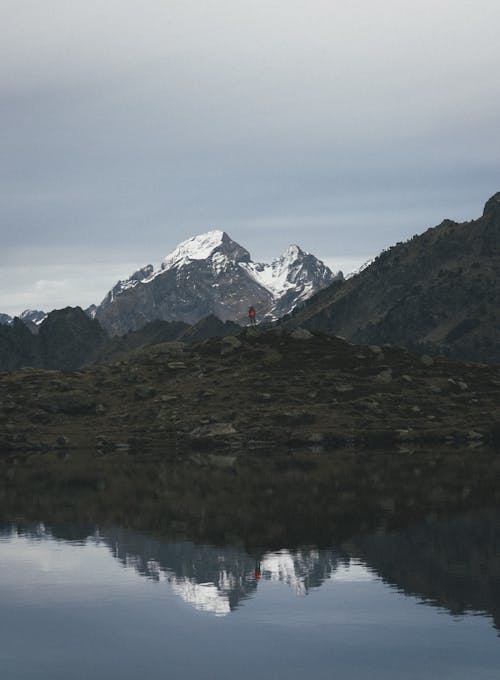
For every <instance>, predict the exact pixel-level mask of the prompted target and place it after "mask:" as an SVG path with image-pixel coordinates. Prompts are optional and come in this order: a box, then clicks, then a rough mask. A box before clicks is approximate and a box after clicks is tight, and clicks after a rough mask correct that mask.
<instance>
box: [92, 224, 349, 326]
mask: <svg viewBox="0 0 500 680" xmlns="http://www.w3.org/2000/svg"><path fill="white" fill-rule="evenodd" d="M340 276H341V274H340V273H339V274H338V275H337V277H340ZM334 279H335V276H334V275H333V273H332V272H331V271H330V269H328V267H326V266H325V265H324V264H323V263H322V262H320V261H319V260H318V259H317V258H315V257H314V256H313V255H310V254H309V253H305V252H304V251H302V250H301V249H300V248H299V247H298V246H290V248H289V249H288V250H287V252H286V253H285V254H284V255H283V256H281V257H280V258H278V259H277V260H275V261H274V262H273V263H272V264H270V265H266V264H260V263H254V262H252V261H251V258H250V253H249V252H248V251H247V250H245V248H243V247H242V246H240V245H239V244H238V243H236V242H235V241H233V240H232V239H231V238H230V237H229V236H228V235H227V234H226V233H225V232H222V231H210V232H208V233H206V234H202V235H200V236H195V237H193V238H191V239H188V240H187V241H184V242H183V243H181V244H180V245H179V246H178V247H177V248H176V249H175V250H174V251H173V252H172V253H170V255H168V256H167V257H166V258H165V259H164V260H163V262H162V264H161V267H160V268H159V269H157V270H155V269H154V268H153V266H152V265H147V266H146V267H143V268H142V269H139V270H137V271H136V272H134V273H133V274H132V276H131V277H130V278H128V279H127V280H125V281H119V282H118V283H117V284H116V286H115V287H114V288H113V289H112V290H111V291H110V292H109V293H108V295H107V296H106V297H105V298H104V300H103V301H102V303H101V304H100V305H99V306H98V308H97V309H96V310H95V318H96V319H98V320H99V321H100V323H101V324H102V326H103V327H104V328H105V329H106V330H107V331H108V332H109V333H110V334H111V335H114V334H123V333H126V332H127V331H130V330H137V329H139V328H141V327H142V326H144V324H145V323H147V322H149V321H153V320H155V319H161V320H164V321H183V322H185V323H189V324H193V323H197V322H198V321H200V320H201V319H203V318H205V317H207V316H209V315H214V316H216V317H218V318H219V319H221V320H222V321H232V322H235V323H241V322H246V321H247V313H248V308H249V306H250V305H253V306H254V307H255V309H256V310H257V315H258V321H261V320H263V319H269V320H270V319H274V318H278V317H280V316H282V315H283V314H285V313H287V312H289V311H291V310H292V309H293V308H294V307H295V306H296V305H297V304H300V303H301V302H303V301H304V300H306V299H307V298H308V297H310V296H311V295H313V294H314V293H315V292H316V291H318V290H320V289H321V288H324V287H325V286H327V285H328V284H329V283H331V282H332V281H333V280H334Z"/></svg>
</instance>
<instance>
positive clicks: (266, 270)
mask: <svg viewBox="0 0 500 680" xmlns="http://www.w3.org/2000/svg"><path fill="white" fill-rule="evenodd" d="M304 255H307V253H304V251H303V250H301V249H300V248H299V246H296V245H291V246H289V247H288V248H287V250H286V251H285V252H284V253H283V255H281V256H280V257H278V258H277V259H276V260H274V261H273V262H271V264H264V263H262V262H240V263H239V265H240V267H241V268H242V269H245V271H247V272H248V274H250V276H251V277H252V278H253V279H254V281H256V282H257V283H258V284H259V285H261V286H262V287H263V288H265V289H266V290H268V291H269V292H270V293H271V295H272V296H273V297H274V298H280V297H282V296H283V295H284V294H285V293H286V292H287V290H289V289H290V288H294V281H293V280H291V279H292V276H291V274H292V272H293V267H294V265H297V263H298V262H299V261H300V259H301V258H302V257H303V256H304Z"/></svg>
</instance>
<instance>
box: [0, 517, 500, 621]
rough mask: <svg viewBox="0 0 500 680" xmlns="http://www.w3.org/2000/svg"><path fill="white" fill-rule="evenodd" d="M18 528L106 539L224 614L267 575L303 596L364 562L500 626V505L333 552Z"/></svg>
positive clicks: (121, 532) (189, 598) (387, 577)
mask: <svg viewBox="0 0 500 680" xmlns="http://www.w3.org/2000/svg"><path fill="white" fill-rule="evenodd" d="M17 531H19V533H21V534H23V535H26V536H28V537H29V538H33V539H37V540H41V539H43V538H47V537H49V538H54V539H56V540H64V541H77V542H80V543H81V542H85V541H86V540H89V539H90V540H96V541H98V542H99V543H101V544H104V545H106V546H107V547H108V548H109V550H110V552H111V554H112V555H113V556H114V557H115V558H116V559H117V560H119V561H120V563H121V564H123V565H124V566H126V567H128V568H132V569H135V570H136V571H137V573H139V574H141V575H142V576H144V577H146V578H150V579H152V580H155V581H164V582H166V583H168V584H170V586H171V588H172V589H173V591H174V592H175V593H176V594H177V595H178V596H179V597H181V598H182V599H183V600H184V601H185V602H186V603H188V604H189V605H191V606H193V607H194V608H196V609H198V610H201V611H207V612H211V613H213V614H216V615H219V616H220V615H225V614H229V613H230V612H231V611H233V610H234V609H236V608H238V607H239V606H241V604H242V602H243V601H244V600H246V599H248V598H251V597H253V596H254V595H255V594H256V591H257V589H258V587H259V580H260V579H262V580H270V581H277V582H281V583H285V584H287V585H288V586H289V587H290V588H291V589H292V591H293V592H295V594H298V595H302V594H305V593H307V592H308V591H309V590H310V589H312V588H318V587H320V586H321V585H322V584H323V583H324V582H325V581H327V580H329V579H330V578H334V579H335V578H336V576H337V575H339V576H340V577H342V574H343V573H346V572H345V571H344V570H343V568H345V569H346V570H347V574H348V578H350V576H349V572H350V571H351V569H352V565H353V564H356V565H362V566H361V572H362V574H363V575H364V576H365V577H366V573H367V572H370V573H373V574H374V575H378V576H379V577H381V578H382V579H383V580H384V581H385V582H386V583H387V584H389V585H390V586H393V587H396V588H397V589H398V590H400V591H402V592H404V593H405V594H407V595H410V596H413V597H418V598H421V599H423V600H424V601H425V602H426V603H427V604H430V605H432V606H436V607H441V608H444V609H447V610H448V611H449V612H450V613H452V614H455V615H456V614H463V613H465V612H485V613H488V614H489V615H491V616H492V617H493V620H494V624H495V626H496V627H497V628H499V629H500V512H487V511H482V512H476V513H471V514H468V515H461V516H458V517H455V518H453V519H451V520H448V521H427V522H425V523H422V524H416V525H414V526H412V527H410V528H407V529H404V530H401V531H397V532H389V533H380V532H379V533H373V534H370V535H366V536H361V537H358V538H355V539H351V540H350V541H349V542H346V543H344V544H343V545H342V546H341V547H339V548H334V549H330V550H320V549H317V548H314V547H308V548H303V549H294V550H287V549H282V550H279V551H274V552H273V551H265V550H263V551H262V552H260V553H255V554H254V555H251V554H249V553H248V552H246V551H245V550H244V549H242V548H238V547H222V546H213V545H197V544H195V543H192V542H190V541H187V540H184V541H176V542H174V541H166V540H165V541H164V540H161V539H156V538H152V537H149V536H146V535H144V534H141V533H139V532H135V531H130V530H127V529H120V528H106V529H103V530H96V529H95V528H94V527H91V526H82V527H78V526H71V525H66V526H64V525H57V526H53V527H49V528H45V527H44V525H35V526H34V525H29V526H25V527H20V528H19V529H17V528H16V527H14V526H13V527H8V528H6V529H4V530H2V529H1V528H0V539H1V538H2V537H9V536H10V535H12V534H13V533H14V534H15V533H16V532H17ZM358 571H359V567H358ZM353 576H355V577H356V578H359V574H358V575H357V576H356V575H355V574H354V573H353Z"/></svg>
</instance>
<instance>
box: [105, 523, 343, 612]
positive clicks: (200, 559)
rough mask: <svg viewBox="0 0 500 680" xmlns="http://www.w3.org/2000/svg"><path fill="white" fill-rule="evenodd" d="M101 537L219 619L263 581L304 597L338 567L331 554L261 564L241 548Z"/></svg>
mask: <svg viewBox="0 0 500 680" xmlns="http://www.w3.org/2000/svg"><path fill="white" fill-rule="evenodd" d="M100 537H101V539H102V540H104V541H105V542H106V543H107V545H108V546H109V548H110V550H111V552H112V553H113V555H114V557H115V558H116V559H118V560H120V562H122V564H124V565H126V566H128V567H133V568H134V569H136V571H138V572H139V573H140V574H142V575H143V576H146V577H148V578H152V579H154V580H158V581H159V580H166V581H168V582H169V583H170V584H171V586H172V588H173V590H174V592H175V593H176V594H177V595H179V596H180V597H181V598H182V599H183V600H184V601H185V602H187V603H188V604H190V605H192V606H193V607H195V608H196V609H199V610H201V611H210V612H212V613H215V614H218V615H222V614H228V613H229V612H230V611H232V610H233V609H236V607H238V606H239V605H240V603H241V602H242V601H243V600H245V599H247V598H248V597H251V596H252V595H253V594H254V592H255V590H256V588H257V583H258V579H259V578H263V579H269V580H276V581H280V582H283V583H286V584H287V585H289V586H290V587H291V588H292V589H293V590H294V591H295V592H296V593H298V594H304V593H307V592H308V591H309V590H310V589H311V588H317V587H319V586H320V585H321V584H322V583H323V582H324V581H325V580H327V579H329V578H330V577H331V576H332V574H333V573H334V572H335V570H336V569H337V565H338V557H337V554H336V553H334V552H332V551H331V550H321V551H320V550H315V549H307V550H294V551H288V550H281V551H279V552H276V553H264V555H263V556H262V557H261V558H260V559H259V558H258V557H252V556H250V555H249V554H248V553H246V552H245V551H243V550H241V549H238V548H232V547H219V546H212V545H196V544H194V543H191V542H190V541H181V542H175V543H170V542H162V541H159V540H156V539H152V538H149V537H146V536H144V535H142V534H139V533H136V532H132V531H127V530H123V529H106V530H105V531H103V532H102V533H100Z"/></svg>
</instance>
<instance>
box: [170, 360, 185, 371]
mask: <svg viewBox="0 0 500 680" xmlns="http://www.w3.org/2000/svg"><path fill="white" fill-rule="evenodd" d="M167 366H168V367H169V368H170V369H172V370H174V371H176V370H179V369H182V368H186V364H185V363H184V362H183V361H169V362H168V364H167Z"/></svg>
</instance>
